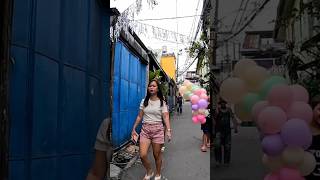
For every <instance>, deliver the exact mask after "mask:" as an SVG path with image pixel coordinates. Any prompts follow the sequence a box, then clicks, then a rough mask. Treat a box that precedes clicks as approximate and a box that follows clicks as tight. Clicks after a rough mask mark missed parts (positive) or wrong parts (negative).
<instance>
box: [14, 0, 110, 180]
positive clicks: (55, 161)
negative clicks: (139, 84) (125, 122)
mask: <svg viewBox="0 0 320 180" xmlns="http://www.w3.org/2000/svg"><path fill="white" fill-rule="evenodd" d="M105 12H106V10H105V9H103V7H101V6H100V5H99V4H98V3H97V1H95V0H92V1H90V0H67V1H64V0H54V1H52V0H41V1H40V0H15V1H14V16H13V32H12V44H11V51H12V57H13V60H14V62H13V65H12V68H11V75H10V81H11V84H10V109H11V111H10V116H11V123H10V125H11V134H10V162H9V165H10V167H9V168H10V180H31V179H32V180H44V179H46V180H50V179H52V180H57V179H59V180H64V179H65V180H67V179H68V180H69V179H84V178H85V176H86V173H87V171H88V166H89V165H90V163H91V157H92V151H93V144H94V140H95V136H96V131H97V128H98V127H99V124H100V122H101V121H102V119H103V118H104V117H105V115H106V114H107V113H108V110H109V108H108V104H109V94H108V92H109V79H110V75H109V72H110V69H109V68H110V65H109V64H110V63H109V49H110V48H109V40H108V38H109V37H108V34H109V15H108V14H107V13H105Z"/></svg>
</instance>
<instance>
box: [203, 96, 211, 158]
mask: <svg viewBox="0 0 320 180" xmlns="http://www.w3.org/2000/svg"><path fill="white" fill-rule="evenodd" d="M205 114H206V122H205V123H204V124H201V130H202V132H203V135H202V145H201V151H202V152H206V151H207V148H210V147H211V141H210V138H211V131H212V130H211V128H212V121H211V113H210V102H209V104H208V107H207V109H206V113H205Z"/></svg>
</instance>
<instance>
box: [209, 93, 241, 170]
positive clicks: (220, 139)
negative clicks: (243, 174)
mask: <svg viewBox="0 0 320 180" xmlns="http://www.w3.org/2000/svg"><path fill="white" fill-rule="evenodd" d="M230 121H232V122H233V127H234V132H235V133H238V123H237V120H236V119H235V117H234V115H233V112H232V110H231V108H230V107H227V102H226V101H224V100H222V99H221V100H220V102H219V103H218V107H217V112H216V117H215V141H214V142H215V145H214V154H215V159H216V162H217V166H219V165H220V164H221V163H222V152H223V154H224V156H223V157H224V158H223V160H224V164H225V165H229V164H230V160H231V124H230ZM222 148H223V151H222Z"/></svg>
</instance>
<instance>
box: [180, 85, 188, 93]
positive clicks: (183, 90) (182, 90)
mask: <svg viewBox="0 0 320 180" xmlns="http://www.w3.org/2000/svg"><path fill="white" fill-rule="evenodd" d="M186 91H187V87H186V86H181V87H180V88H179V92H180V93H181V94H184V93H185V92H186Z"/></svg>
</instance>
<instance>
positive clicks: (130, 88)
mask: <svg viewBox="0 0 320 180" xmlns="http://www.w3.org/2000/svg"><path fill="white" fill-rule="evenodd" d="M114 58H115V60H114V76H113V78H114V79H113V113H112V141H113V145H114V147H115V148H118V147H120V146H121V145H122V144H124V143H126V142H127V141H128V140H130V138H131V130H132V127H133V124H134V122H135V120H136V117H137V115H138V112H139V105H140V101H141V99H142V98H143V97H144V95H145V92H146V75H147V74H146V73H147V67H146V65H145V64H143V63H142V62H141V61H140V60H139V59H138V58H137V57H136V56H135V55H134V54H133V53H132V52H131V51H130V50H129V49H128V48H127V47H126V46H125V45H124V43H122V42H121V41H118V42H117V43H116V48H115V57H114Z"/></svg>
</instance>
